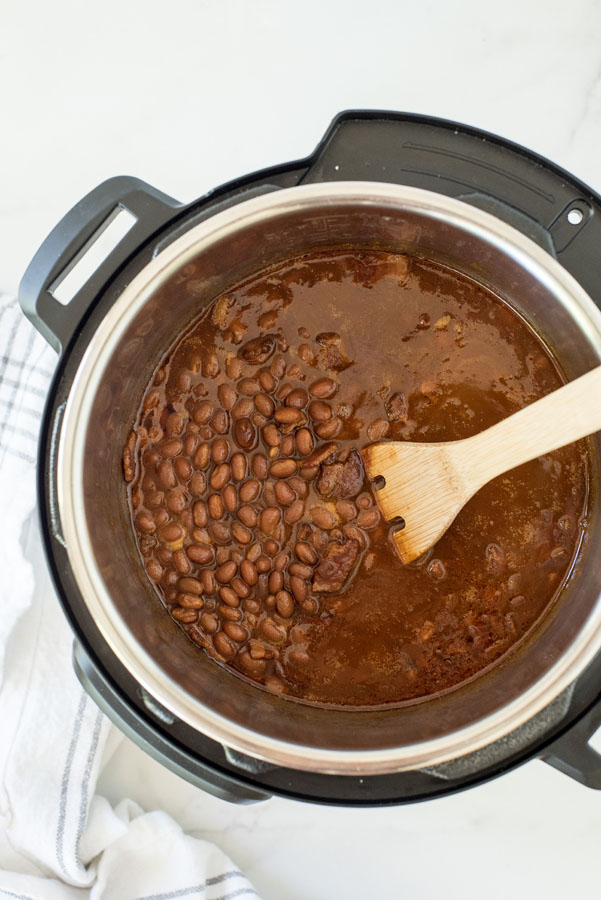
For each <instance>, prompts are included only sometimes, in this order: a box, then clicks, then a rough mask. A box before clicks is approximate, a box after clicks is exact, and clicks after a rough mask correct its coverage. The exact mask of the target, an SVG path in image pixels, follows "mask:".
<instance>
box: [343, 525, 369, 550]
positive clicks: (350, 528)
mask: <svg viewBox="0 0 601 900" xmlns="http://www.w3.org/2000/svg"><path fill="white" fill-rule="evenodd" d="M342 530H343V531H344V534H345V535H346V537H348V538H351V539H352V540H355V541H358V542H359V544H360V545H361V548H362V549H363V550H365V548H366V546H367V541H366V539H365V535H364V533H363V532H362V531H361V529H360V528H357V526H356V525H351V524H348V525H345V526H344V528H343V529H342Z"/></svg>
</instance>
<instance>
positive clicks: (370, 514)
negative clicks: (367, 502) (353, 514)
mask: <svg viewBox="0 0 601 900" xmlns="http://www.w3.org/2000/svg"><path fill="white" fill-rule="evenodd" d="M379 524H380V511H379V510H378V509H376V508H375V507H374V508H372V509H362V510H361V512H360V513H359V515H358V516H357V525H359V527H360V528H365V529H366V531H370V530H371V529H372V528H376V526H377V525H379Z"/></svg>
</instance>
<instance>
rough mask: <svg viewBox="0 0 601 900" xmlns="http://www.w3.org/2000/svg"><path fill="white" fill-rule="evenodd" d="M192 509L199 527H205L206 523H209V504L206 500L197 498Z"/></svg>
mask: <svg viewBox="0 0 601 900" xmlns="http://www.w3.org/2000/svg"><path fill="white" fill-rule="evenodd" d="M192 510H193V515H194V523H195V525H198V526H199V528H204V527H205V525H207V524H208V522H209V513H208V509H207V504H206V503H205V502H204V500H197V501H196V503H195V504H194V506H193V508H192Z"/></svg>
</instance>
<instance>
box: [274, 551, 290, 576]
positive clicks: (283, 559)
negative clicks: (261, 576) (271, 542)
mask: <svg viewBox="0 0 601 900" xmlns="http://www.w3.org/2000/svg"><path fill="white" fill-rule="evenodd" d="M289 562H290V554H289V553H288V551H287V550H283V551H282V552H281V553H278V555H277V556H276V557H275V558H274V560H273V568H274V569H275V570H276V572H283V571H284V569H285V568H286V566H287V565H288V563H289Z"/></svg>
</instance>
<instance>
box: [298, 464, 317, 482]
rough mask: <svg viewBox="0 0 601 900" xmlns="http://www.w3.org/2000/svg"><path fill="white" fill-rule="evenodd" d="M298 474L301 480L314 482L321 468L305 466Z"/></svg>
mask: <svg viewBox="0 0 601 900" xmlns="http://www.w3.org/2000/svg"><path fill="white" fill-rule="evenodd" d="M298 472H299V475H300V476H301V478H304V479H305V480H306V481H312V480H313V479H314V478H315V476H316V475H317V473H318V472H319V466H303V467H302V468H301V469H299V470H298Z"/></svg>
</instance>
